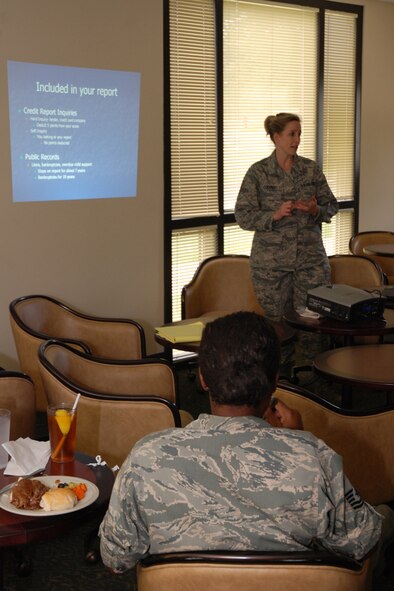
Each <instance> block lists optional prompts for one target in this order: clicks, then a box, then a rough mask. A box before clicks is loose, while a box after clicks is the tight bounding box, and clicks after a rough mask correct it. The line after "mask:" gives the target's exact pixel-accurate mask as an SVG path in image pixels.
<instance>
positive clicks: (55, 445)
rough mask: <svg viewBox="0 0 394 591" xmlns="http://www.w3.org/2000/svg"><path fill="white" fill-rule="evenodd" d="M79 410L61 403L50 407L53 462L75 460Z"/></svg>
mask: <svg viewBox="0 0 394 591" xmlns="http://www.w3.org/2000/svg"><path fill="white" fill-rule="evenodd" d="M76 428H77V409H76V408H75V409H74V408H72V406H71V405H70V404H66V403H64V402H61V403H59V404H54V405H51V406H48V430H49V441H50V443H51V459H52V461H53V462H59V463H63V462H72V461H73V460H74V458H75V433H76Z"/></svg>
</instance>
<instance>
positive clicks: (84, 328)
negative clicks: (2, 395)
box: [10, 295, 146, 411]
mask: <svg viewBox="0 0 394 591" xmlns="http://www.w3.org/2000/svg"><path fill="white" fill-rule="evenodd" d="M10 322H11V328H12V332H13V335H14V340H15V346H16V351H17V354H18V358H19V363H20V366H21V369H22V371H23V372H24V373H26V374H28V375H29V376H31V378H32V379H33V382H34V386H35V393H36V406H37V410H39V411H45V410H46V404H47V402H46V396H45V393H44V391H43V386H42V383H41V377H40V373H39V370H38V347H39V346H40V344H41V343H43V342H45V341H47V340H48V339H51V338H56V339H58V340H62V341H65V342H68V343H69V344H71V345H72V346H74V347H75V348H77V349H80V350H84V351H85V352H87V353H90V354H91V355H95V356H97V357H103V358H107V359H141V358H143V357H145V355H146V351H145V335H144V331H143V329H142V327H141V326H140V325H139V324H138V323H137V322H135V321H134V320H127V319H115V318H114V319H112V318H99V317H95V316H88V315H86V314H82V313H80V312H77V311H76V310H73V309H72V308H69V307H68V306H66V305H65V304H63V303H62V302H59V301H58V300H55V299H54V298H51V297H48V296H44V295H30V296H23V297H20V298H17V299H16V300H13V301H12V302H11V304H10Z"/></svg>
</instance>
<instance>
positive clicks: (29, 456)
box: [2, 437, 51, 476]
mask: <svg viewBox="0 0 394 591" xmlns="http://www.w3.org/2000/svg"><path fill="white" fill-rule="evenodd" d="M2 445H3V447H4V449H5V450H6V451H7V453H9V454H10V456H11V458H10V460H9V462H8V464H7V466H6V467H5V469H4V474H6V475H9V476H25V475H26V474H30V473H31V472H33V471H34V470H39V469H44V468H45V466H46V465H47V463H48V460H49V457H50V455H51V447H50V443H49V441H35V440H34V439H30V437H26V438H25V439H23V438H22V437H19V439H17V440H16V441H7V442H6V443H3V444H2Z"/></svg>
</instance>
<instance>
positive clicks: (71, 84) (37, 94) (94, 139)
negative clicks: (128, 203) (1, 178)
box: [8, 61, 140, 202]
mask: <svg viewBox="0 0 394 591" xmlns="http://www.w3.org/2000/svg"><path fill="white" fill-rule="evenodd" d="M8 97H9V112H10V132H11V138H10V139H11V162H12V187H13V200H14V201H15V202H21V201H57V200H71V199H105V198H112V197H134V196H135V195H136V190H137V167H138V126H139V108H140V73H138V72H124V71H112V70H95V69H90V68H72V67H68V66H52V65H44V64H30V63H24V62H15V61H9V62H8Z"/></svg>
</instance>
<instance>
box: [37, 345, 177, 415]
mask: <svg viewBox="0 0 394 591" xmlns="http://www.w3.org/2000/svg"><path fill="white" fill-rule="evenodd" d="M38 357H39V369H40V371H41V374H42V369H43V367H44V368H45V369H46V370H47V371H48V372H49V373H50V374H51V375H53V376H56V378H57V379H58V380H63V381H64V382H68V383H69V384H72V385H73V386H75V388H76V389H78V390H79V391H81V392H82V391H84V390H86V391H87V392H96V393H99V394H108V395H111V394H117V395H119V396H146V395H149V396H159V397H161V398H165V399H166V400H169V401H170V402H172V403H174V404H177V403H178V385H177V379H176V375H175V372H174V370H173V368H172V366H171V364H170V363H168V362H167V361H164V360H163V359H154V358H145V359H141V360H138V361H121V360H120V361H117V360H105V359H100V358H99V357H92V356H90V355H88V354H86V353H83V352H81V351H76V350H75V349H73V348H72V347H70V346H69V345H67V344H66V343H62V342H60V341H56V340H49V341H46V342H45V343H43V344H42V345H41V346H40V348H39V353H38ZM45 375H46V374H45ZM44 386H45V392H46V396H47V402H48V403H50V404H52V402H54V400H53V397H54V390H52V389H51V388H48V387H47V384H46V383H44ZM55 402H58V401H57V400H55Z"/></svg>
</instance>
